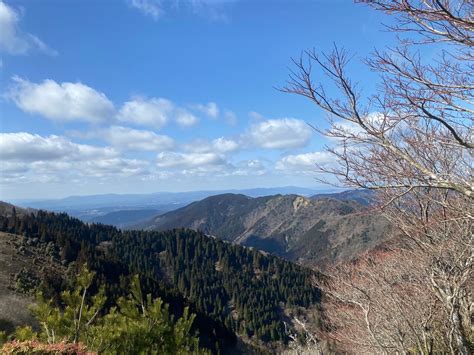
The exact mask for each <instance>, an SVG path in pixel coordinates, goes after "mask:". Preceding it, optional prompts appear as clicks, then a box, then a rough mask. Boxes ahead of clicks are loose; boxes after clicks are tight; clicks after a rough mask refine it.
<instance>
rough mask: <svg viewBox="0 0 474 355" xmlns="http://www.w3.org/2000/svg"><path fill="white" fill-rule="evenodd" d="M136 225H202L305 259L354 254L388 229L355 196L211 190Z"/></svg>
mask: <svg viewBox="0 0 474 355" xmlns="http://www.w3.org/2000/svg"><path fill="white" fill-rule="evenodd" d="M137 227H141V228H143V229H145V230H158V231H162V230H167V229H170V228H177V227H185V228H191V229H194V230H200V231H202V232H204V233H206V234H209V235H212V236H216V237H217V238H219V239H223V240H227V241H230V242H233V243H236V244H241V245H246V246H252V247H255V248H257V249H260V250H264V251H267V252H270V253H273V254H275V255H279V256H282V257H284V258H287V259H289V260H292V261H298V262H301V263H304V264H306V265H324V264H327V263H328V262H329V263H332V262H335V261H339V260H342V259H344V260H345V259H351V258H353V257H355V256H357V255H359V254H360V253H361V252H363V251H365V250H368V249H372V248H373V247H375V246H377V245H379V244H380V243H381V242H383V241H384V240H385V239H386V235H388V233H386V232H387V229H388V225H387V223H386V222H385V221H384V220H383V219H382V218H380V217H378V216H377V215H374V214H372V213H370V212H369V211H368V210H367V208H366V207H364V206H363V205H361V204H359V203H357V202H355V201H351V200H344V199H342V198H341V199H333V198H322V197H321V198H313V199H309V198H305V197H302V196H298V195H275V196H265V197H258V198H251V197H248V196H245V195H234V194H223V195H217V196H211V197H208V198H206V199H204V200H202V201H198V202H194V203H192V204H190V205H188V206H186V207H183V208H180V209H178V210H175V211H171V212H168V213H165V214H163V215H160V216H157V217H155V218H153V219H152V220H151V221H149V222H147V223H144V224H141V225H139V226H137Z"/></svg>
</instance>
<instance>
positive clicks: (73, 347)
mask: <svg viewBox="0 0 474 355" xmlns="http://www.w3.org/2000/svg"><path fill="white" fill-rule="evenodd" d="M1 350H2V354H45V355H46V354H70V355H92V354H96V353H93V352H88V351H87V349H86V348H85V347H84V346H83V345H82V344H71V343H55V344H44V343H40V342H38V341H36V340H29V341H17V340H13V341H11V342H8V343H5V344H3V347H2V349H1Z"/></svg>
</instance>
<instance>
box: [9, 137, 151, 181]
mask: <svg viewBox="0 0 474 355" xmlns="http://www.w3.org/2000/svg"><path fill="white" fill-rule="evenodd" d="M0 159H1V160H2V169H0V173H1V179H2V181H3V182H8V181H10V179H13V178H18V179H20V180H21V181H23V180H24V181H39V179H41V181H43V182H51V181H53V180H54V181H60V180H61V179H65V177H66V176H82V177H100V178H104V177H123V176H132V175H138V174H146V173H147V171H148V166H149V162H147V161H143V160H138V159H125V158H123V157H121V156H120V155H119V153H118V152H117V151H116V150H115V149H113V148H111V147H100V146H93V145H87V144H78V143H74V142H72V141H70V140H68V139H66V138H64V137H60V136H56V135H50V136H46V137H43V136H40V135H38V134H30V133H27V132H18V133H0Z"/></svg>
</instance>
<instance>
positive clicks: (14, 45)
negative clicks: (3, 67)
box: [0, 1, 57, 55]
mask: <svg viewBox="0 0 474 355" xmlns="http://www.w3.org/2000/svg"><path fill="white" fill-rule="evenodd" d="M20 20H21V14H20V13H19V12H18V11H16V10H15V9H13V8H12V7H10V6H8V5H7V4H5V3H4V2H3V1H0V50H2V51H4V52H6V53H9V54H13V55H21V54H27V53H28V52H29V51H31V50H33V49H36V50H38V51H40V52H43V53H45V54H49V55H57V52H56V51H55V50H54V49H51V48H50V47H48V46H47V45H46V44H45V43H44V42H43V41H41V40H40V39H39V38H38V37H36V36H34V35H32V34H30V33H25V32H22V31H21V29H20V27H19V22H20Z"/></svg>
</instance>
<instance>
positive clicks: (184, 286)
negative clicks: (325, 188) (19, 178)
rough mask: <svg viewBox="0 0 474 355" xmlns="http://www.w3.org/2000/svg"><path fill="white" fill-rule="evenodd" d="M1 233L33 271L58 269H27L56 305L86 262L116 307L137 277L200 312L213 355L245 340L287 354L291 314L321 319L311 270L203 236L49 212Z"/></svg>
mask: <svg viewBox="0 0 474 355" xmlns="http://www.w3.org/2000/svg"><path fill="white" fill-rule="evenodd" d="M0 230H1V231H2V232H5V233H7V234H2V235H1V236H0V237H2V238H3V236H5V235H9V238H10V239H11V240H16V243H17V244H18V245H16V247H15V249H17V251H16V253H17V257H20V258H21V257H22V256H21V255H22V254H21V253H23V254H25V255H33V257H32V258H33V259H32V262H31V263H30V268H35V265H41V264H38V263H40V260H39V258H40V257H39V255H43V257H44V258H46V260H49V261H50V262H51V263H50V264H48V265H50V266H51V267H54V265H57V268H56V272H51V270H50V269H48V268H45V267H42V268H41V267H40V268H37V270H36V272H34V273H33V272H32V271H31V270H29V269H28V268H26V269H25V271H24V272H25V273H26V274H27V275H26V276H27V277H26V279H27V280H28V279H30V278H31V279H33V280H35V284H36V285H39V284H40V285H41V289H42V290H43V292H44V293H45V295H47V296H50V297H53V298H55V299H58V295H59V292H60V291H61V290H63V289H64V288H65V287H66V286H67V285H68V284H69V283H70V282H71V277H72V275H74V274H75V273H76V272H77V270H78V268H79V267H80V266H81V265H84V264H85V263H87V265H88V266H89V267H90V268H91V269H92V270H94V271H95V272H96V273H97V278H96V279H97V281H96V284H95V288H96V289H97V288H98V287H99V285H105V287H106V294H107V296H108V299H109V300H111V301H113V300H114V299H117V297H119V296H123V295H124V294H125V293H126V292H127V290H128V285H129V283H130V280H131V277H132V276H133V275H135V274H138V275H139V276H140V278H141V281H142V285H143V287H144V289H145V290H146V292H150V293H151V294H152V295H153V296H154V297H158V296H159V297H161V298H162V299H163V300H164V301H165V302H167V303H169V304H170V309H171V311H172V312H173V313H174V314H175V315H176V316H177V317H179V316H181V315H182V312H183V309H184V307H185V306H189V307H190V310H191V312H193V313H196V314H197V317H196V320H195V324H194V327H195V328H196V329H197V330H198V331H199V337H200V342H201V345H202V346H204V347H206V348H209V349H211V350H213V351H215V352H217V351H224V350H225V353H228V352H229V351H231V350H232V351H235V352H237V353H238V352H241V351H242V346H241V345H239V346H237V345H236V343H239V344H240V343H241V341H242V340H244V341H245V342H248V343H250V344H252V346H254V347H255V346H256V347H260V348H262V349H267V350H269V349H273V350H275V349H277V348H281V347H283V346H284V344H285V342H286V341H287V340H288V334H287V330H291V329H293V331H295V329H294V327H293V324H292V321H291V320H292V315H293V314H295V313H298V314H300V315H301V314H302V315H303V316H304V315H309V312H313V316H314V315H315V314H316V315H317V313H318V304H319V300H320V294H319V291H318V290H317V289H316V288H314V287H313V285H312V283H313V281H312V278H313V277H314V273H313V272H311V271H309V270H306V269H304V268H302V267H300V266H297V265H295V264H292V263H289V262H287V261H284V260H282V259H279V258H277V257H273V256H266V255H263V254H262V253H261V252H259V251H257V250H255V249H249V248H244V247H242V246H238V245H233V244H230V243H226V242H223V241H219V240H216V239H213V238H210V237H208V236H206V235H204V234H202V233H199V232H194V231H191V230H184V229H174V230H170V231H166V232H147V231H126V232H122V231H119V230H117V229H116V228H114V227H110V226H104V225H95V224H92V225H86V224H84V223H82V222H80V221H79V220H77V219H75V218H71V217H69V216H68V215H66V214H54V213H47V212H44V211H37V212H35V214H32V213H31V214H17V213H16V212H15V211H13V213H11V214H9V215H8V216H5V215H4V216H1V217H0ZM0 245H2V246H3V244H0ZM8 247H12V246H11V245H10V246H5V248H8ZM32 248H36V249H35V250H43V252H42V253H33V252H32V250H33V249H32ZM19 250H22V251H21V252H20V251H19ZM34 255H36V256H34ZM48 270H49V271H48ZM18 272H20V270H18ZM10 281H11V280H10ZM284 322H286V325H285V323H284ZM286 327H287V328H288V329H286ZM235 334H237V335H238V337H237V338H236V336H235ZM237 339H239V342H237ZM246 351H249V350H248V349H247V350H246Z"/></svg>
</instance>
